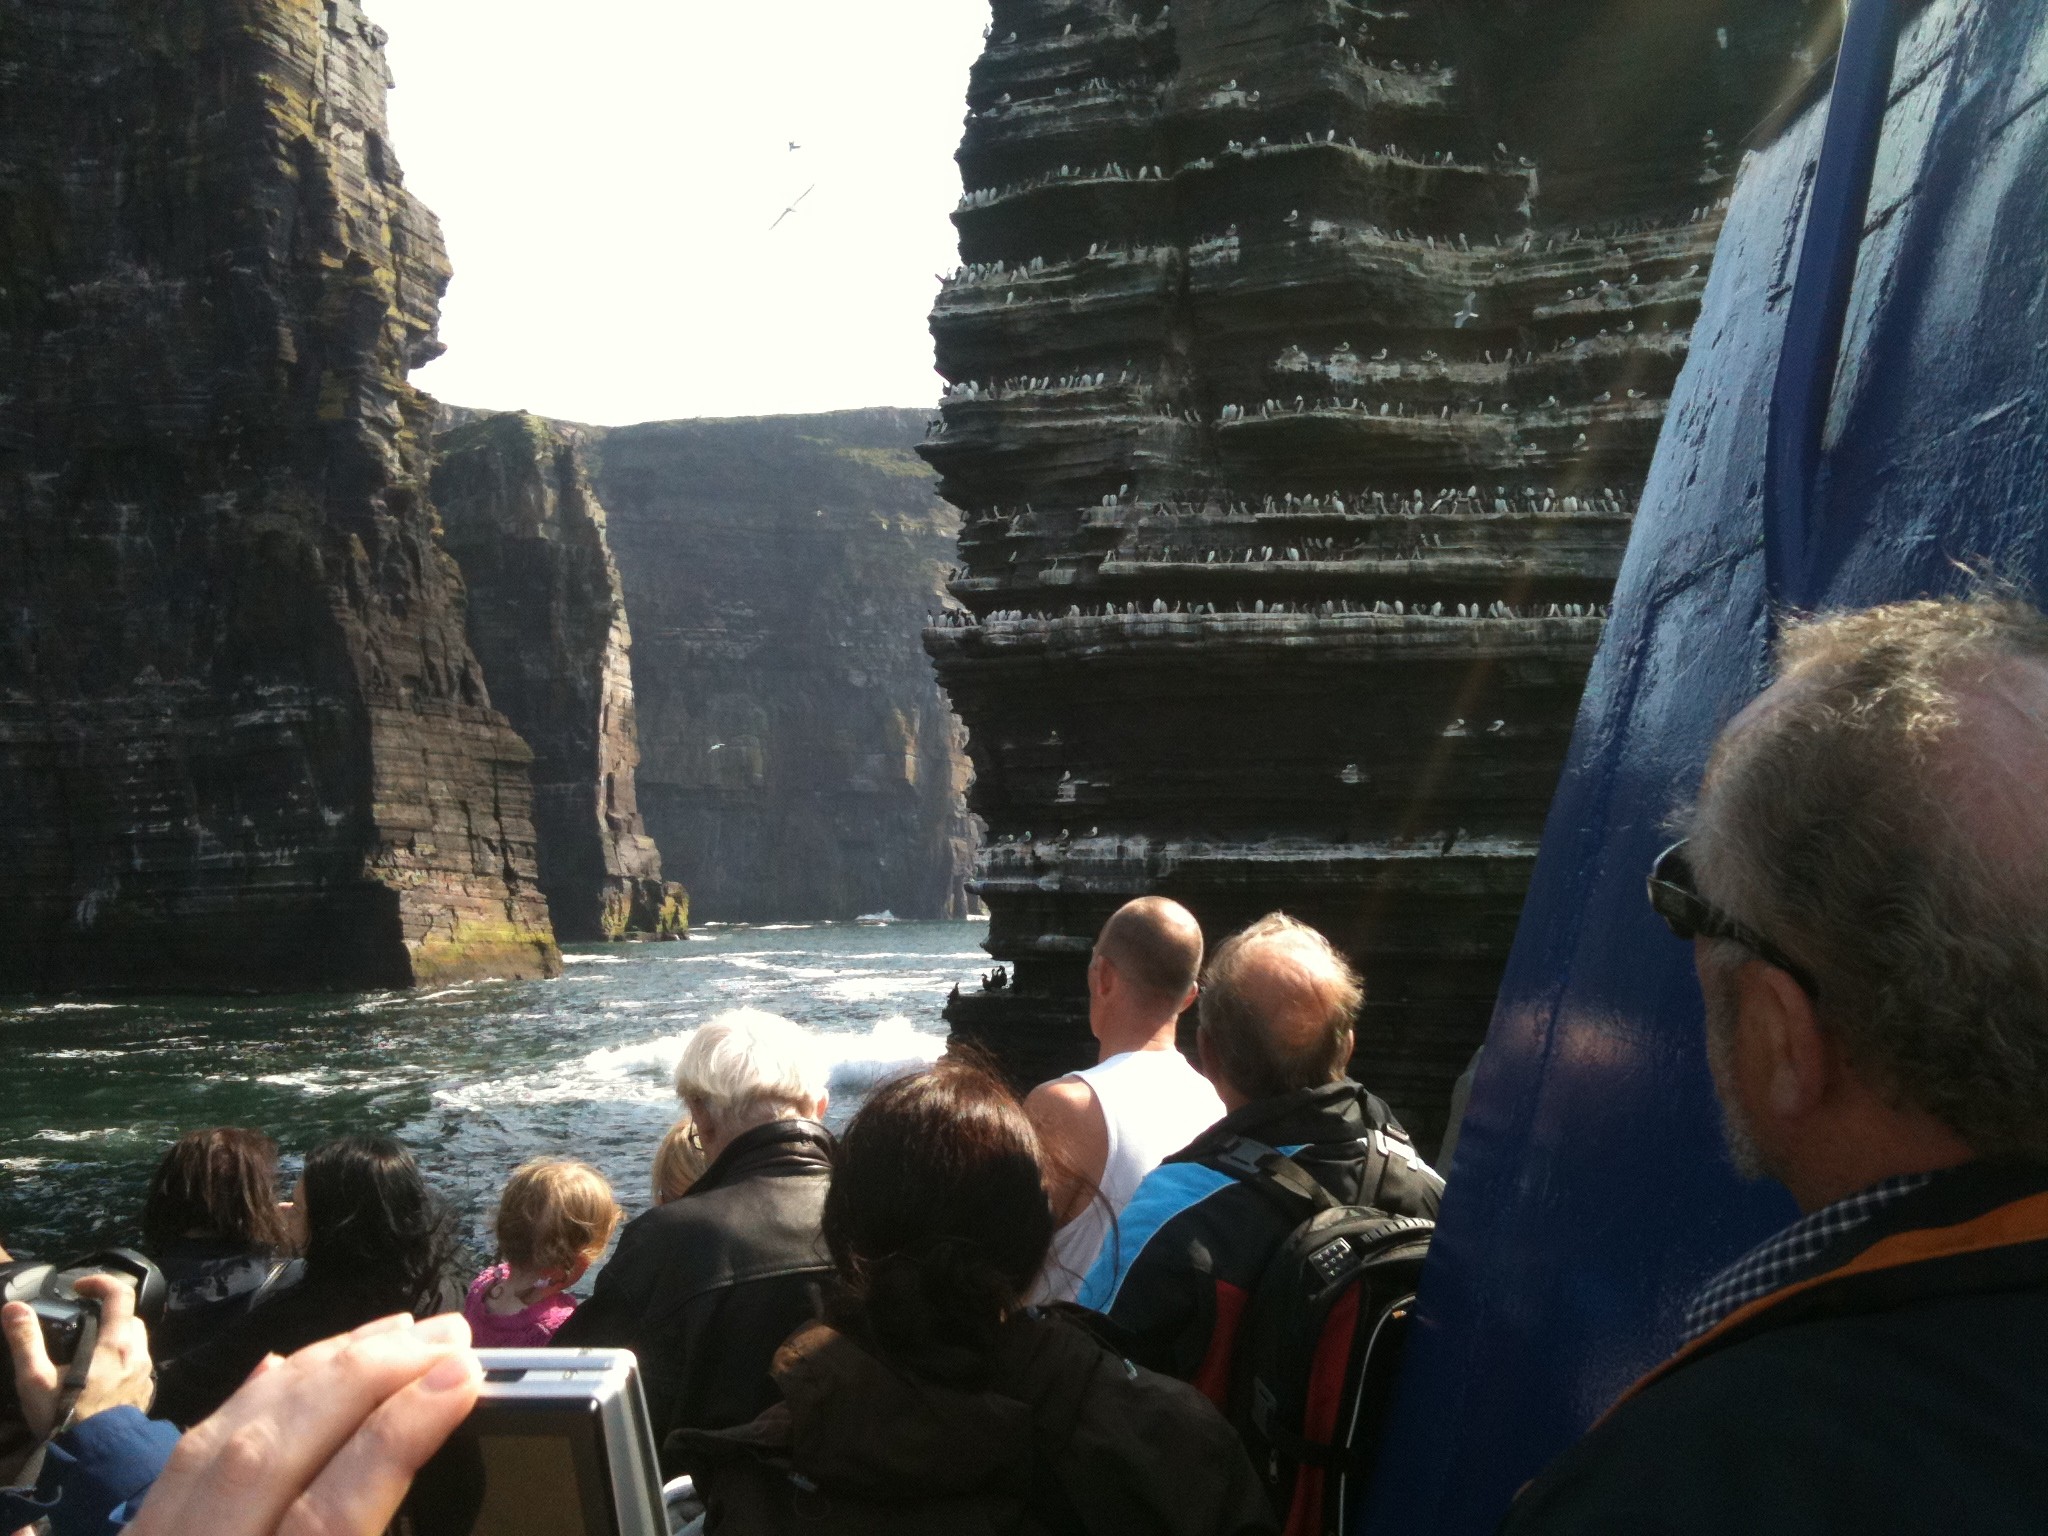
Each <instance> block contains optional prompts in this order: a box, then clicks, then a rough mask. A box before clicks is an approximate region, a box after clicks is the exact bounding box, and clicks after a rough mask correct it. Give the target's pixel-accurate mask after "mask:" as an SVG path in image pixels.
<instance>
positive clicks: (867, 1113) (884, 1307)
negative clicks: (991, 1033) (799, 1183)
mask: <svg viewBox="0 0 2048 1536" xmlns="http://www.w3.org/2000/svg"><path fill="white" fill-rule="evenodd" d="M824 1234H825V1244H826V1246H827V1247H828V1248H829V1249H830V1250H831V1253H832V1262H833V1264H834V1266H835V1267H836V1268H837V1270H838V1272H839V1278H840V1281H841V1282H842V1291H841V1294H840V1296H839V1298H838V1300H837V1302H836V1303H835V1306H834V1312H833V1317H834V1321H836V1322H838V1323H840V1324H841V1325H842V1326H844V1327H847V1328H849V1329H850V1330H851V1331H853V1332H855V1333H857V1334H859V1335H860V1336H862V1337H864V1338H865V1339H866V1340H867V1341H868V1342H869V1343H871V1344H872V1345H874V1346H875V1347H876V1348H877V1349H879V1350H880V1351H881V1352H882V1353H883V1354H885V1355H887V1356H889V1357H890V1358H891V1359H893V1360H894V1361H896V1362H897V1363H898V1364H900V1365H902V1366H903V1367H904V1368H905V1369H907V1370H910V1371H912V1372H914V1373H916V1374H919V1375H923V1376H926V1377H928V1378H931V1379H934V1380H938V1381H946V1382H954V1383H960V1384H963V1385H967V1384H979V1383H980V1382H981V1381H983V1380H985V1379H986V1377H987V1373H988V1366H989V1359H990V1356H991V1354H992V1353H993V1350H994V1347H995V1342H996V1336H997V1330H998V1328H999V1326H1000V1324H1001V1323H1002V1320H1003V1318H1004V1317H1005V1316H1006V1315H1007V1314H1008V1313H1009V1312H1011V1311H1012V1310H1014V1309H1015V1308H1016V1306H1017V1305H1018V1303H1019V1301H1020V1300H1021V1298H1022V1297H1023V1295H1024V1293H1025V1292H1026V1291H1027V1290H1028V1289H1029V1288H1030V1286H1031V1283H1032V1281H1033V1280H1035V1279H1036V1278H1037V1275H1038V1272H1039V1269H1040V1267H1041V1266H1042V1265H1043V1264H1044V1263H1045V1256H1046V1253H1047V1250H1048V1249H1050V1247H1051V1246H1052V1234H1053V1218H1052V1207H1051V1205H1050V1204H1049V1203H1048V1201H1047V1198H1046V1190H1045V1174H1044V1170H1043V1167H1042V1165H1041V1162H1040V1155H1039V1146H1038V1135H1037V1133H1036V1132H1035V1131H1034V1130H1033V1129H1032V1125H1031V1122H1030V1120H1029V1119H1027V1118H1026V1117H1025V1114H1024V1107H1023V1105H1021V1104H1020V1103H1018V1101H1017V1097H1016V1095H1015V1094H1013V1093H1012V1092H1011V1091H1010V1090H1009V1088H1008V1087H1006V1086H1005V1085H1004V1083H1003V1081H1002V1080H1001V1079H1000V1078H998V1077H997V1076H996V1075H995V1074H994V1073H992V1072H990V1071H988V1070H987V1069H986V1068H984V1067H982V1066H980V1065H979V1064H977V1063H975V1062H971V1061H966V1060H959V1059H954V1058H948V1059H946V1060H943V1061H941V1062H939V1063H938V1064H937V1065H935V1066H933V1067H932V1068H930V1069H929V1070H927V1071H923V1072H918V1073H914V1074H912V1075H911V1076H908V1077H902V1078H898V1079H896V1080H895V1081H894V1082H891V1083H886V1084H884V1085H883V1086H882V1087H880V1088H878V1089H876V1090H875V1093H874V1095H873V1096H872V1097H871V1098H870V1099H869V1100H868V1101H867V1103H866V1104H865V1105H863V1106H862V1108H861V1111H860V1113H859V1114H857V1115H855V1116H854V1117H853V1121H852V1123H851V1124H850V1125H848V1126H847V1128H846V1132H845V1134H844V1135H843V1136H841V1137H840V1140H839V1147H838V1152H837V1154H836V1156H835V1158H834V1160H833V1172H832V1187H831V1190H830V1192H829V1193H828V1194H827V1195H826V1196H825V1215H824Z"/></svg>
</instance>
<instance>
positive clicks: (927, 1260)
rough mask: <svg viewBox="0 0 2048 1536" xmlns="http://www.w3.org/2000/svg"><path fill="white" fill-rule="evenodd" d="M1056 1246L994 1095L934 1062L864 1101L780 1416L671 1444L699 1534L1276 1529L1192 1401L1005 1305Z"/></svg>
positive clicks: (952, 1535) (1179, 1533) (1066, 1331)
mask: <svg viewBox="0 0 2048 1536" xmlns="http://www.w3.org/2000/svg"><path fill="white" fill-rule="evenodd" d="M1052 1235H1053V1217H1052V1210H1051V1207H1050V1205H1049V1203H1048V1201H1047V1198H1046V1190H1045V1173H1044V1168H1043V1165H1042V1161H1041V1155H1040V1150H1039V1145H1038V1137H1037V1134H1036V1132H1035V1131H1034V1130H1033V1129H1032V1125H1031V1122H1030V1120H1029V1119H1027V1118H1026V1117H1025V1114H1024V1110H1023V1107H1022V1105H1020V1104H1019V1103H1018V1101H1017V1099H1016V1097H1015V1096H1014V1095H1012V1094H1011V1093H1010V1091H1009V1090H1008V1089H1007V1088H1006V1087H1004V1086H1003V1084H1002V1083H1001V1081H1000V1080H998V1079H997V1078H996V1077H995V1076H994V1075H992V1074H991V1073H989V1072H987V1071H985V1070H983V1069H982V1068H981V1067H979V1066H976V1065H973V1064H971V1063H968V1062H963V1061H958V1060H951V1059H949V1060H945V1061H941V1062H940V1063H939V1064H938V1065H936V1066H934V1067H932V1068H931V1069H930V1070H928V1071H924V1072H919V1073H917V1074H915V1075H913V1076H910V1077H905V1078H900V1079H898V1080H897V1081H895V1082H892V1083H889V1084H886V1085H885V1086H883V1087H882V1088H880V1089H878V1090H877V1091H876V1092H875V1094H874V1096H873V1097H872V1098H870V1099H869V1100H868V1102H867V1104H866V1105H865V1106H864V1107H863V1108H862V1109H861V1111H860V1113H859V1114H858V1115H856V1116H855V1117H854V1119H853V1123H852V1124H851V1125H849V1126H848V1127H847V1129H846V1133H845V1135H844V1136H843V1137H842V1138H841V1140H840V1143H839V1149H838V1153H837V1155H836V1157H835V1159H834V1165H833V1175H832V1188H831V1192H830V1194H829V1195H828V1196H827V1197H826V1201H825V1214H824V1236H825V1242H826V1245H827V1247H828V1248H829V1249H830V1250H831V1254H832V1262H833V1266H834V1268H835V1269H836V1271H837V1273H838V1278H839V1281H840V1286H841V1289H840V1291H839V1294H838V1296H837V1299H836V1301H835V1302H834V1304H833V1306H832V1308H831V1310H830V1311H829V1312H828V1321H826V1322H823V1323H813V1324H809V1325H807V1326H806V1327H804V1328H801V1329H799V1330H798V1331H797V1332H796V1333H795V1334H793V1335H792V1336H791V1337H790V1339H789V1341H788V1342H787V1343H785V1344H784V1345H783V1347H782V1350H781V1352H780V1353H779V1354H778V1355H777V1357H776V1361H775V1369H774V1376H775V1382H776V1385H777V1386H778V1387H779V1388H780V1389H781V1392H782V1397H783V1401H782V1402H781V1403H779V1404H777V1405H776V1406H775V1407H773V1408H771V1409H769V1410H768V1411H767V1412H766V1413H764V1414H762V1415H761V1417H760V1418H758V1419H756V1420H754V1422H753V1423H751V1424H749V1425H745V1426H743V1427H741V1428H739V1429H735V1430H730V1431H724V1432H716V1433H714V1432H707V1431H692V1430H685V1431H679V1432H678V1433H676V1434H675V1435H673V1436H671V1437H670V1439H669V1443H668V1447H667V1450H668V1452H669V1454H670V1456H672V1457H674V1458H675V1459H677V1460H678V1461H680V1462H681V1464H682V1465H683V1466H684V1467H685V1468H687V1469H688V1470H689V1471H690V1472H692V1473H693V1474H694V1475H695V1476H696V1479H697V1484H698V1489H699V1492H700V1494H702V1496H703V1497H704V1499H705V1501H706V1503H707V1505H708V1516H707V1523H706V1529H707V1531H709V1532H712V1533H717V1532H719V1531H726V1532H734V1533H754V1532H766V1533H777V1532H784V1531H789V1532H795V1531H797V1530H805V1531H822V1532H831V1533H835V1536H836V1533H851V1532H868V1531H873V1532H876V1533H880V1532H885V1531H886V1532H890V1533H902V1536H917V1533H921V1532H930V1533H932V1536H940V1533H944V1536H959V1533H962V1532H982V1531H988V1532H993V1531H1014V1532H1020V1533H1032V1536H1041V1533H1042V1536H1067V1533H1075V1536H1080V1533H1086V1536H1111V1533H1115V1536H1150V1533H1159V1536H1166V1533H1172V1536H1250V1533H1259V1532H1270V1531H1273V1530H1275V1529H1276V1528H1277V1522H1276V1521H1275V1520H1274V1518H1273V1514H1272V1511H1271V1509H1270V1508H1269V1507H1268V1505H1267V1502H1266V1498H1265V1494H1264V1492H1263V1490H1262V1489H1261V1488H1260V1486H1259V1483H1258V1480H1257V1478H1256V1476H1255V1475H1254V1473H1253V1472H1252V1469H1251V1466H1250V1464H1249V1463H1248V1462H1247V1461H1246V1460H1245V1455H1244V1451H1243V1449H1242V1447H1241V1446H1240V1445H1239V1442H1238V1439H1237V1437H1236V1435H1235V1434H1234V1433H1233V1432H1232V1430H1231V1428H1230V1426H1229V1424H1228V1423H1226V1422H1225V1420H1224V1419H1223V1417H1222V1416H1221V1415H1220V1414H1219V1413H1217V1412H1216V1410H1215V1409H1214V1408H1213V1407H1211V1406H1210V1404H1209V1403H1208V1402H1207V1400H1205V1399H1204V1398H1203V1397H1202V1396H1201V1394H1200V1393H1198V1392H1197V1391H1195V1389H1194V1388H1192V1387H1190V1386H1187V1385H1186V1384H1184V1383H1182V1382H1178V1381H1173V1380H1171V1379H1169V1378H1167V1377H1164V1376H1157V1375H1154V1374H1153V1373H1152V1372H1150V1371H1144V1370H1140V1369H1139V1368H1138V1367H1136V1366H1134V1365H1132V1364H1130V1363H1129V1362H1128V1361H1126V1360H1123V1359H1121V1358H1120V1357H1118V1356H1117V1355H1116V1354H1114V1353H1112V1352H1111V1351H1109V1350H1108V1349H1105V1348H1104V1347H1103V1346H1102V1345H1101V1344H1099V1343H1098V1342H1097V1341H1096V1340H1095V1338H1094V1337H1093V1336H1092V1335H1091V1334H1089V1333H1088V1332H1087V1331H1086V1330H1085V1329H1083V1328H1082V1327H1081V1326H1079V1324H1077V1323H1076V1322H1074V1321H1073V1320H1072V1319H1071V1317H1070V1316H1068V1315H1067V1314H1065V1313H1063V1312H1061V1311H1057V1310H1042V1309H1039V1308H1034V1307H1025V1306H1024V1305H1023V1304H1022V1298H1023V1296H1024V1295H1025V1293H1026V1292H1027V1291H1028V1290H1029V1289H1030V1287H1031V1284H1032V1282H1033V1280H1034V1279H1035V1278H1036V1277H1037V1275H1038V1272H1039V1268H1040V1266H1041V1265H1042V1264H1043V1263H1044V1262H1045V1255H1046V1251H1047V1249H1048V1248H1049V1247H1050V1246H1051V1243H1052Z"/></svg>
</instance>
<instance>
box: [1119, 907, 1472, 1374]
mask: <svg viewBox="0 0 2048 1536" xmlns="http://www.w3.org/2000/svg"><path fill="white" fill-rule="evenodd" d="M1363 1000H1364V987H1363V985H1362V984H1361V982H1360V981H1359V979H1358V975H1357V973H1356V972H1354V971H1353V970H1352V969H1351V966H1350V965H1349V963H1347V962H1346V961H1345V959H1344V957H1343V956H1342V955H1340V954H1338V953H1337V951H1336V950H1335V949H1333V948H1332V947H1331V945H1330V941H1329V940H1328V939H1325V938H1324V937H1323V936H1322V935H1321V934H1320V933H1317V932H1316V931H1315V929H1313V928H1310V927H1307V926H1306V925H1304V924H1302V923H1298V922H1296V921H1295V920H1294V919H1292V918H1290V917H1286V916H1284V915H1282V914H1280V913H1277V912H1276V913H1273V914H1272V915H1271V916H1268V917H1262V918H1260V919H1259V920H1258V921H1257V922H1256V923H1253V924H1252V925H1251V926H1250V927H1249V928H1246V929H1244V930H1243V931H1242V932H1240V933H1237V934H1233V935H1232V936H1231V937H1230V938H1228V939H1226V940H1224V941H1223V943H1222V945H1221V946H1220V947H1219V948H1218V949H1217V951H1216V955H1215V958H1214V959H1212V960H1211V961H1210V962H1209V969H1208V972H1207V973H1206V974H1205V975H1204V976H1203V978H1202V994H1201V1001H1200V1003H1199V1004H1198V1005H1197V1008H1198V1017H1199V1019H1200V1028H1199V1029H1198V1031H1197V1033H1196V1037H1195V1038H1196V1044H1197V1049H1198V1053H1199V1055H1200V1057H1201V1063H1202V1071H1203V1073H1204V1074H1205V1075H1206V1076H1207V1077H1208V1079H1209V1080H1210V1082H1212V1083H1214V1084H1215V1085H1216V1092H1217V1094H1218V1095H1219V1096H1220V1097H1221V1098H1222V1100H1223V1105H1224V1108H1225V1109H1226V1110H1227V1111H1228V1113H1227V1114H1225V1115H1224V1117H1223V1119H1222V1120H1220V1121H1218V1122H1217V1123H1216V1125H1214V1126H1213V1127H1211V1128H1210V1129H1209V1130H1207V1131H1205V1132H1203V1133H1202V1135H1200V1136H1199V1137H1197V1138H1196V1139H1195V1141H1194V1142H1193V1144H1192V1145H1190V1146H1188V1147H1187V1148H1186V1149H1185V1150H1184V1151H1181V1152H1177V1153H1175V1154H1174V1155H1173V1156H1172V1157H1169V1158H1167V1159H1166V1161H1165V1162H1163V1163H1161V1164H1160V1165H1159V1167H1158V1168H1157V1169H1155V1170H1154V1171H1153V1172H1152V1173H1151V1174H1149V1175H1147V1177H1146V1179H1145V1181H1144V1183H1142V1184H1140V1185H1139V1186H1138V1192H1137V1194H1136V1195H1134V1196H1133V1197H1132V1198H1131V1202H1130V1204H1129V1205H1127V1206H1126V1207H1125V1208H1124V1213H1123V1217H1122V1219H1121V1221H1120V1222H1119V1223H1118V1226H1117V1228H1116V1229H1114V1230H1113V1231H1112V1232H1111V1233H1110V1235H1109V1238H1108V1240H1107V1241H1106V1242H1105V1243H1104V1244H1103V1248H1102V1255H1101V1257H1100V1258H1098V1259H1097V1260H1096V1262H1095V1267H1094V1268H1093V1269H1091V1270H1090V1271H1089V1272H1088V1278H1087V1280H1086V1281H1085V1282H1084V1283H1083V1285H1082V1287H1081V1293H1080V1297H1079V1300H1080V1302H1081V1305H1083V1306H1085V1307H1093V1308H1094V1309H1095V1310H1097V1311H1098V1312H1105V1313H1107V1314H1108V1315H1109V1316H1110V1318H1111V1319H1112V1320H1113V1321H1114V1322H1115V1323H1116V1324H1117V1325H1118V1327H1119V1328H1120V1329H1121V1330H1123V1336H1124V1337H1127V1338H1128V1339H1129V1340H1130V1343H1131V1347H1132V1349H1133V1350H1135V1351H1136V1358H1137V1359H1138V1360H1139V1361H1140V1363H1141V1364H1145V1365H1150V1366H1151V1367H1153V1368H1154V1369H1155V1370H1162V1371H1168V1372H1171V1373H1172V1374H1173V1375H1175V1376H1178V1377H1180V1378H1181V1379H1182V1380H1184V1381H1192V1382H1194V1383H1195V1385H1196V1386H1198V1387H1200V1388H1201V1389H1202V1391H1203V1392H1205V1393H1207V1394H1208V1396H1209V1398H1210V1400H1211V1401H1213V1402H1216V1403H1219V1404H1220V1403H1223V1402H1225V1401H1226V1400H1227V1397H1226V1394H1227V1392H1228V1390H1229V1385H1230V1362H1231V1355H1232V1347H1233V1345H1234V1343H1235V1338H1236V1324H1237V1320H1238V1317H1239V1315H1240V1314H1241V1312H1242V1310H1243V1308H1244V1303H1245V1300H1246V1298H1247V1297H1248V1296H1249V1295H1250V1293H1251V1291H1252V1289H1253V1287H1255V1286H1256V1285H1257V1284H1258V1280H1259V1275H1260V1274H1261V1272H1262V1271H1263V1270H1264V1269H1265V1267H1266V1263H1267V1261H1268V1260H1269V1259H1271V1258H1272V1256H1273V1255H1274V1253H1275V1252H1277V1251H1278V1249H1279V1247H1280V1245H1281V1244H1282V1243H1283V1242H1284V1241H1285V1240H1286V1238H1287V1235H1288V1233H1290V1232H1291V1231H1292V1230H1293V1229H1294V1227H1295V1226H1296V1224H1297V1223H1299V1221H1300V1220H1301V1213H1300V1212H1296V1211H1291V1210H1289V1209H1287V1208H1286V1207H1285V1206H1283V1205H1282V1204H1281V1202H1279V1201H1277V1200H1275V1199H1274V1198H1273V1197H1272V1195H1271V1194H1270V1193H1268V1192H1267V1191H1266V1190H1265V1189H1263V1188H1261V1187H1259V1186H1258V1185H1257V1184H1254V1183H1247V1182H1244V1181H1242V1180H1241V1179H1239V1178H1238V1177H1236V1176H1234V1175H1233V1174H1231V1173H1230V1172H1228V1171H1226V1166H1225V1164H1224V1163H1223V1162H1222V1161H1221V1158H1222V1154H1223V1153H1224V1152H1225V1151H1226V1149H1227V1148H1228V1147H1229V1146H1230V1144H1231V1143H1232V1139H1233V1138H1239V1137H1241V1138H1244V1139H1246V1140H1249V1141H1253V1142H1257V1143H1260V1144H1263V1145H1264V1146H1266V1147H1270V1148H1276V1149H1278V1150H1280V1151H1282V1152H1286V1153H1288V1154H1289V1155H1291V1156H1292V1157H1293V1158H1294V1160H1295V1161H1296V1162H1298V1163H1299V1164H1300V1165H1301V1166H1302V1167H1303V1168H1305V1169H1307V1170H1308V1172H1309V1173H1310V1174H1311V1175H1312V1176H1313V1177H1314V1178H1315V1179H1316V1181H1317V1182H1318V1183H1320V1184H1321V1185H1322V1186H1323V1188H1325V1189H1326V1190H1328V1191H1329V1192H1330V1194H1331V1195H1333V1196H1335V1197H1336V1199H1337V1200H1338V1201H1340V1202H1341V1203H1343V1204H1346V1205H1370V1206H1376V1207H1378V1208H1379V1209H1380V1210H1383V1211H1386V1212H1387V1213H1388V1214H1390V1215H1394V1216H1430V1217H1434V1216H1435V1215H1436V1208H1437V1199H1438V1197H1439V1196H1440V1195H1441V1194H1442V1193H1443V1180H1441V1179H1439V1178H1438V1177H1437V1176H1436V1174H1435V1173H1434V1172H1432V1171H1431V1170H1430V1168H1429V1167H1428V1166H1427V1165H1426V1164H1425V1163H1424V1162H1423V1161H1422V1159H1421V1158H1420V1157H1418V1156H1417V1155H1416V1154H1415V1151H1414V1148H1413V1147H1412V1146H1411V1145H1410V1144H1409V1141H1408V1135H1407V1132H1405V1131H1403V1130H1402V1129H1401V1127H1400V1124H1399V1122H1397V1121H1396V1120H1395V1119H1394V1116H1393V1113H1392V1112H1391V1111H1390V1110H1389V1109H1388V1108H1387V1106H1386V1105H1385V1104H1383V1103H1382V1102H1381V1101H1380V1100H1379V1099H1377V1098H1375V1097H1374V1096H1373V1095H1372V1094H1370V1093H1368V1092H1366V1090H1365V1089H1364V1088H1362V1087H1361V1086H1360V1085H1359V1084H1357V1083H1355V1082H1353V1081H1352V1080H1351V1079H1350V1078H1349V1077H1347V1076H1346V1075H1345V1069H1346V1066H1347V1065H1348V1063H1349V1062H1350V1060H1351V1039H1352V1026H1353V1020H1354V1019H1355V1017H1356V1016H1357V1013H1358V1007H1359V1004H1360V1003H1361V1002H1362V1001H1363Z"/></svg>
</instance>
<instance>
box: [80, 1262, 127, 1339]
mask: <svg viewBox="0 0 2048 1536" xmlns="http://www.w3.org/2000/svg"><path fill="white" fill-rule="evenodd" d="M72 1289H73V1290H75V1291H76V1292H78V1294H79V1295H81V1296H86V1297H90V1298H91V1299H92V1300H94V1301H96V1302H98V1303H99V1304H100V1333H101V1335H102V1336H103V1337H104V1336H106V1335H109V1334H113V1333H117V1332H119V1331H120V1329H121V1328H122V1327H123V1326H124V1325H126V1324H127V1323H129V1322H131V1321H133V1320H134V1317H135V1286H134V1283H133V1282H132V1281H128V1280H124V1279H122V1278H120V1277H119V1276H117V1275H82V1276H80V1277H79V1280H78V1282H77V1284H75V1285H74V1286H72Z"/></svg>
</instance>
